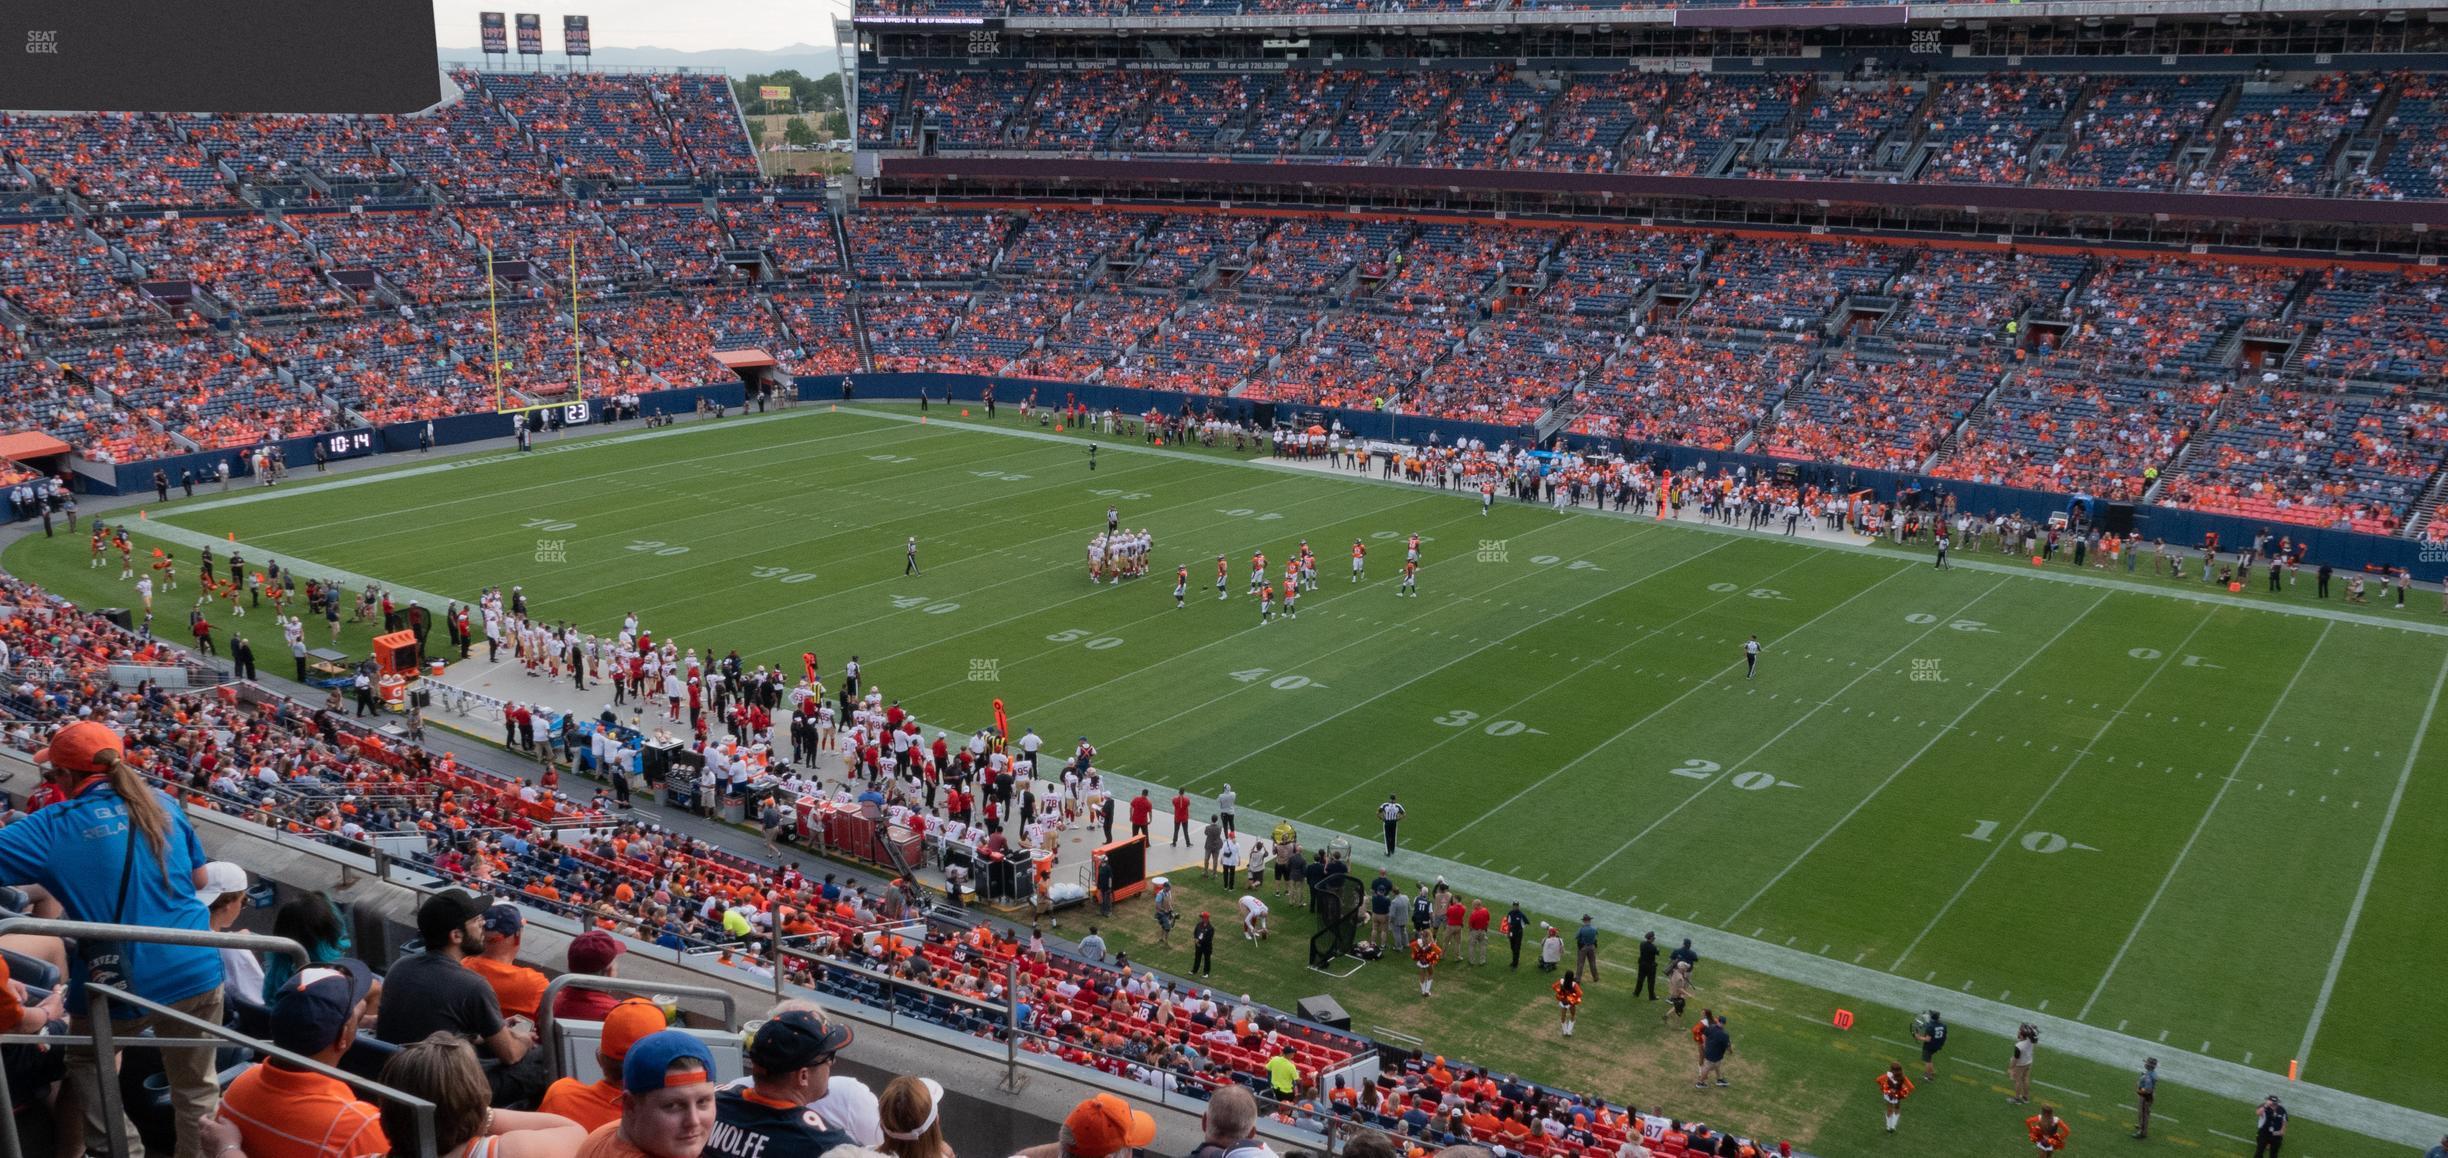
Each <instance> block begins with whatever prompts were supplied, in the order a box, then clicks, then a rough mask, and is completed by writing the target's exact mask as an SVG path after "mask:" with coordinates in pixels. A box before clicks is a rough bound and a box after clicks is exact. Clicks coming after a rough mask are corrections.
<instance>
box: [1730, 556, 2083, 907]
mask: <svg viewBox="0 0 2448 1158" xmlns="http://www.w3.org/2000/svg"><path fill="white" fill-rule="evenodd" d="M2106 602H2108V593H2107V592H2104V591H2103V592H2101V593H2100V597H2099V598H2097V599H2094V600H2092V601H2091V606H2089V607H2085V608H2083V609H2082V613H2081V614H2080V615H2076V616H2074V617H2072V618H2070V619H2067V620H2066V621H2065V626H2063V627H2060V628H2058V629H2057V634H2055V635H2052V636H2050V637H2048V642H2046V643H2043V644H2041V645H2040V646H2039V648H2038V649H2037V650H2035V651H2033V652H2032V653H2031V654H2030V655H2027V656H2024V657H2023V661H2022V662H2021V663H2018V664H2016V665H2014V667H2013V668H2012V669H2010V670H2008V671H2007V673H2006V674H2005V675H2002V676H1999V677H1998V681H1997V682H1996V683H1994V684H1991V685H1989V688H1988V690H1986V691H1983V692H1982V693H1981V694H1979V695H1977V696H1974V697H1973V698H1972V702H1971V703H1969V704H1966V705H1964V710H1962V711H1960V712H1957V713H1955V718H1954V719H1952V720H1949V721H1947V725H1946V726H1945V727H1943V728H1940V729H1938V730H1937V731H1934V732H1932V733H1930V738H1929V741H1928V742H1927V743H1924V744H1922V745H1921V747H1920V749H1919V750H1918V751H1915V752H1914V753H1913V754H1912V755H1911V756H1908V757H1906V758H1905V760H1904V762H1903V763H1901V764H1898V765H1896V770H1895V771H1893V772H1890V773H1888V774H1887V778H1886V779H1885V780H1881V781H1879V782H1878V787H1876V788H1872V789H1871V790H1870V791H1869V792H1868V793H1865V794H1864V795H1863V796H1862V798H1861V799H1859V800H1856V801H1854V802H1853V807H1851V808H1848V809H1846V810H1845V814H1844V815H1843V816H1839V817H1837V818H1836V823H1834V824H1831V825H1829V826H1828V830H1827V831H1826V832H1823V833H1820V834H1819V837H1818V839H1816V840H1813V841H1811V842H1810V844H1809V845H1807V846H1805V847H1804V848H1803V849H1802V851H1801V852H1799V853H1796V854H1794V858H1793V859H1792V860H1791V861H1788V862H1786V865H1785V867H1784V868H1781V869H1778V870H1777V875H1775V876H1772V877H1770V878H1768V883H1767V884H1764V885H1761V886H1760V887H1759V891H1758V892H1756V893H1753V894H1751V899H1750V900H1747V901H1744V902H1743V903H1742V908H1740V909H1736V910H1734V912H1733V914H1732V915H1731V916H1728V917H1727V918H1726V920H1729V921H1731V920H1733V919H1734V918H1735V917H1739V916H1741V915H1742V914H1743V911H1744V910H1745V909H1749V908H1750V907H1751V906H1752V905H1755V904H1758V903H1759V899H1760V898H1761V897H1764V896H1767V895H1768V890H1770V889H1773V888H1775V887H1777V885H1778V884H1780V883H1782V882H1783V881H1784V879H1785V878H1786V876H1787V875H1788V874H1790V873H1792V872H1793V871H1794V869H1795V868H1796V867H1798V866H1799V865H1801V863H1802V862H1803V861H1806V860H1809V859H1810V855H1811V854H1812V853H1814V852H1817V851H1819V846H1820V845H1823V844H1826V843H1827V842H1828V838H1830V837H1833V836H1835V835H1836V831H1837V830H1838V829H1840V828H1843V827H1844V826H1845V825H1846V824H1848V823H1850V822H1851V821H1852V819H1853V818H1854V817H1855V816H1858V815H1860V814H1861V810H1862V809H1864V808H1868V807H1869V806H1870V802H1871V801H1873V800H1876V799H1878V798H1879V795H1880V794H1881V793H1883V792H1885V791H1887V786H1888V785H1891V784H1894V783H1895V782H1896V778H1897V777H1899V776H1902V775H1903V774H1904V773H1905V771H1906V770H1907V769H1909V768H1911V767H1912V766H1913V765H1915V764H1918V763H1920V762H1921V757H1923V756H1927V755H1929V751H1930V749H1932V748H1935V747H1937V746H1938V741H1940V740H1943V739H1946V738H1947V734H1948V733H1950V732H1953V731H1954V730H1955V728H1956V726H1957V725H1959V724H1962V723H1963V722H1964V720H1965V719H1966V718H1968V717H1970V716H1971V715H1972V713H1973V712H1975V711H1978V710H1979V709H1980V706H1981V705H1982V704H1985V703H1988V702H1989V697H1991V696H1994V695H1996V694H1997V692H1998V689H1999V688H2002V687H2005V686H2006V685H2007V684H2010V683H2013V682H2014V678H2015V677H2016V676H2017V675H2020V674H2022V672H2023V669H2024V668H2027V667H2030V666H2031V662H2032V661H2033V660H2035V659H2038V658H2040V657H2041V656H2043V655H2046V654H2048V649H2050V648H2052V647H2055V646H2057V641H2058V640H2061V639H2064V638H2065V637H2066V633H2067V632H2069V631H2072V630H2074V625H2075V624H2077V623H2081V622H2082V621H2083V620H2085V619H2088V618H2090V617H2091V613H2092V612H2094V611H2097V610H2099V609H2100V605H2101V604H2103V603H2106ZM1967 606H1968V605H1967ZM1956 614H1958V615H1960V614H1962V613H1961V612H1957V613H1956ZM1941 622H1944V621H1943V620H1942V621H1941ZM1938 626H1939V624H1937V623H1933V624H1931V625H1930V630H1932V631H1935V630H1937V629H1938Z"/></svg>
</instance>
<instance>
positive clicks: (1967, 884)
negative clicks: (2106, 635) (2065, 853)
mask: <svg viewBox="0 0 2448 1158" xmlns="http://www.w3.org/2000/svg"><path fill="white" fill-rule="evenodd" d="M2217 617H2218V612H2217V611H2215V610H2213V611H2211V612H2208V613H2207V614H2204V615H2203V616H2202V617H2201V622H2199V623H2196V624H2194V625H2193V630H2191V631H2188V632H2186V633H2185V637H2184V638H2183V639H2182V640H2180V641H2178V642H2177V644H2176V646H2175V647H2172V648H2168V649H2166V652H2167V654H2165V655H2163V656H2161V657H2160V658H2159V662H2158V663H2157V664H2156V665H2154V666H2153V667H2152V668H2151V670H2150V674H2149V675H2147V676H2144V677H2142V682H2141V683H2140V684H2137V685H2135V687H2134V690H2133V694H2132V695H2130V696H2127V697H2125V702H2124V704H2123V705H2121V706H2119V707H2118V708H2117V712H2118V714H2119V715H2122V714H2123V713H2124V712H2125V711H2126V710H2127V709H2129V708H2131V707H2133V706H2134V701H2135V700H2138V699H2141V698H2142V693H2144V692H2146V691H2149V690H2150V686H2151V684H2152V683H2154V682H2156V681H2157V680H2158V679H2159V675H2160V673H2162V672H2164V671H2166V670H2167V669H2169V668H2170V667H2173V666H2175V662H2176V659H2175V657H2177V656H2178V655H2181V654H2183V653H2184V649H2185V648H2186V647H2188V646H2191V644H2192V643H2193V637H2194V636H2197V635H2200V634H2201V629H2202V628H2205V627H2208V626H2210V621H2211V620H2212V619H2215V618H2217ZM2094 706H2095V707H2096V706H2097V705H2094ZM2115 726H2116V717H2115V716H2110V717H2109V718H2107V719H2105V720H2102V721H2100V726H2099V729H2098V730H2097V731H2094V732H2092V733H2091V738H2090V739H2089V740H2087V741H2085V742H2084V743H2083V746H2082V747H2081V748H2079V749H2076V750H2075V752H2074V758H2073V759H2070V760H2067V761H2066V764H2065V767H2064V768H2062V769H2059V770H2058V773H2057V778H2056V779H2055V780H2051V781H2049V786H2048V787H2047V788H2045V789H2042V790H2041V792H2040V795H2039V796H2037V797H2035V798H2034V799H2033V800H2032V802H2031V807H2029V808H2026V809H2024V810H2023V815H2022V817H2021V818H2020V819H2018V820H2016V821H2015V822H2014V825H2013V826H2012V827H2010V828H2008V829H2007V830H2006V831H2005V832H2004V833H2003V834H2002V835H2001V837H2000V838H1999V839H1998V840H1996V841H1994V842H1992V843H1991V844H1990V846H1989V855H1987V856H1985V857H1982V858H1981V862H1980V864H1979V865H1977V866H1975V867H1974V868H1973V870H1972V875H1970V876H1967V877H1965V878H1964V881H1963V883H1962V884H1961V885H1958V886H1956V888H1955V895H1954V896H1951V897H1948V898H1947V899H1946V903H1945V904H1943V905H1940V906H1938V911H1937V912H1936V913H1933V914H1931V915H1930V919H1929V923H1928V924H1926V925H1923V926H1921V931H1920V932H1919V933H1916V934H1914V935H1913V939H1912V941H1911V943H1910V944H1907V945H1905V946H1904V951H1903V952H1901V953H1898V954H1896V960H1895V964H1893V965H1890V966H1888V968H1889V969H1891V970H1893V969H1901V968H1903V967H1904V959H1905V958H1907V957H1910V956H1912V955H1913V950H1915V949H1918V948H1920V947H1921V942H1922V941H1924V940H1926V939H1928V937H1929V935H1930V933H1931V932H1932V931H1933V930H1935V929H1937V928H1938V922H1940V921H1943V920H1945V919H1946V915H1947V914H1948V913H1949V912H1952V911H1954V908H1955V902H1957V901H1960V900H1962V899H1963V898H1964V894H1965V893H1968V892H1971V891H1972V886H1973V884H1974V883H1976V882H1978V881H1979V880H1980V879H1981V874H1983V873H1986V872H1988V871H1989V866H1990V865H1992V864H1994V863H1996V862H1997V858H1998V853H2000V852H2003V851H2005V848H2006V846H2007V845H2008V844H2010V843H2012V841H2013V837H2014V835H2015V834H2016V833H2018V832H2021V831H2023V826H2024V825H2027V824H2030V823H2031V821H2032V817H2035V816H2038V815H2039V814H2040V808H2041V806H2042V805H2045V804H2047V803H2048V799H2049V797H2051V796H2053V795H2055V794H2056V792H2057V789H2058V788H2060V787H2063V786H2064V784H2065V782H2066V777H2068V776H2071V775H2073V774H2074V769H2075V768H2076V767H2078V766H2080V765H2081V764H2082V762H2083V757H2085V756H2087V755H2089V754H2090V753H2091V746H2092V745H2094V744H2097V743H2099V742H2100V738H2101V737H2103V736H2106V735H2107V734H2108V729H2110V728H2113V727H2115ZM2051 750H2052V751H2053V750H2054V748H2053V747H2052V749H2051ZM2000 1000H2003V998H2001V999H2000Z"/></svg>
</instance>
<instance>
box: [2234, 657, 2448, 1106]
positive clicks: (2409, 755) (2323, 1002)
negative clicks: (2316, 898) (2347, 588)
mask: <svg viewBox="0 0 2448 1158" xmlns="http://www.w3.org/2000/svg"><path fill="white" fill-rule="evenodd" d="M2443 687H2448V659H2442V660H2441V661H2440V672H2439V675H2438V676H2437V677H2435V678H2434V679H2433V680H2432V681H2431V702H2430V703H2427V704H2424V705H2423V714H2422V720H2421V722H2420V723H2417V724H2416V725H2414V742H2413V743H2411V744H2408V745H2406V758H2405V766H2404V767H2403V768H2400V769H2398V772H2397V787H2396V789H2395V790H2393V791H2391V792H2390V793H2389V802H2388V811H2387V812H2385V813H2382V814H2381V816H2380V835H2379V837H2378V838H2376V839H2374V840H2373V841H2372V850H2371V858H2370V859H2369V860H2366V861H2364V862H2363V880H2362V881H2361V882H2360V883H2358V884H2357V885H2355V895H2354V904H2352V905H2349V906H2347V908H2346V928H2345V929H2344V931H2342V932H2340V933H2339V934H2338V943H2337V949H2336V950H2335V951H2334V952H2332V953H2330V955H2329V972H2328V973H2327V974H2325V975H2324V976H2322V978H2321V987H2320V996H2318V997H2316V998H2314V999H2313V1001H2312V1020H2311V1022H2310V1023H2309V1024H2307V1025H2305V1026H2304V1035H2303V1045H2302V1046H2300V1047H2298V1048H2297V1049H2296V1050H2295V1060H2296V1062H2297V1063H2298V1065H2300V1066H2301V1068H2303V1069H2306V1070H2308V1069H2310V1068H2312V1062H2311V1057H2312V1039H2313V1038H2315V1037H2318V1036H2320V1026H2321V1019H2322V1018H2323V1017H2326V1016H2328V1013H2329V995H2330V993H2331V992H2333V991H2334V990H2336V989H2337V979H2338V970H2340V969H2342V968H2344V967H2345V965H2346V946H2347V945H2348V944H2349V943H2351V942H2352V941H2353V940H2354V932H2355V924H2356V922H2358V921H2361V920H2362V919H2363V902H2364V900H2365V899H2366V898H2368V897H2370V896H2371V887H2372V876H2373V875H2374V874H2376V873H2378V872H2379V871H2380V853H2381V852H2382V850H2384V849H2386V848H2387V847H2388V838H2389V829H2390V828H2392V827H2394V826H2395V825H2396V823H2397V806H2398V805H2399V804H2401V803H2403V802H2404V801H2405V791H2406V783H2407V781H2409V780H2411V779H2412V778H2413V776H2414V757H2415V755H2416V754H2417V753H2419V752H2421V751H2422V746H2423V739H2424V738H2425V737H2426V736H2428V735H2429V734H2430V732H2431V716H2432V713H2434V712H2436V711H2438V710H2439V701H2440V690H2441V689H2442V688H2443ZM2321 799H2322V800H2324V801H2325V800H2327V799H2329V798H2328V797H2326V796H2323V797H2321ZM2356 803H2357V804H2361V803H2362V802H2361V801H2356ZM2244 1060H2245V1061H2248V1062H2249V1061H2251V1060H2252V1057H2251V1056H2250V1055H2246V1056H2245V1059H2244Z"/></svg>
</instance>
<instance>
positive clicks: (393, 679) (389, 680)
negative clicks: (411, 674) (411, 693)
mask: <svg viewBox="0 0 2448 1158" xmlns="http://www.w3.org/2000/svg"><path fill="white" fill-rule="evenodd" d="M374 687H375V690H376V691H377V692H379V693H380V694H381V695H382V701H383V702H384V703H386V704H390V705H392V706H393V707H397V706H399V702H400V701H401V700H404V699H406V698H407V696H408V681H407V680H404V679H401V678H400V677H399V676H398V675H396V674H393V675H386V676H384V677H382V678H381V679H379V680H376V681H375V683H374Z"/></svg>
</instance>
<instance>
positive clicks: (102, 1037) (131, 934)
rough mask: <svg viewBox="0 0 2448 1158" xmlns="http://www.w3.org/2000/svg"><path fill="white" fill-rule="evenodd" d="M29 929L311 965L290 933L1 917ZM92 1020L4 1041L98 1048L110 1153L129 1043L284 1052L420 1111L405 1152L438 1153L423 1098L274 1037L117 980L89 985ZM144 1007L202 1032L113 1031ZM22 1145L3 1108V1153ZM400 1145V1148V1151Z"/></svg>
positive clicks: (4, 1092) (118, 1150) (4, 929)
mask: <svg viewBox="0 0 2448 1158" xmlns="http://www.w3.org/2000/svg"><path fill="white" fill-rule="evenodd" d="M12 934H24V935H28V936H38V937H60V938H64V939H68V940H71V941H74V940H88V941H96V942H99V941H119V942H128V941H139V942H143V943H146V944H153V945H193V946H201V947H205V948H211V949H240V950H245V951H249V952H263V953H282V954H286V955H288V956H289V957H290V958H292V959H294V960H295V961H296V962H297V963H298V964H299V965H301V966H303V965H307V964H309V963H311V960H312V959H311V958H310V957H309V956H308V955H307V953H306V948H305V946H303V945H300V944H298V943H297V942H295V941H292V940H290V939H289V938H287V937H269V936H264V935H262V934H259V933H209V932H204V931H201V930H194V929H157V928H153V927H150V926H146V925H111V924H102V923H98V922H93V921H59V920H45V919H42V918H37V917H11V918H9V919H7V920H0V936H9V935H12ZM85 997H86V1000H87V1002H88V1005H87V1021H88V1022H90V1023H91V1024H92V1026H93V1032H92V1033H91V1034H66V1035H62V1034H14V1033H12V1034H0V1044H7V1045H28V1044H30V1045H44V1046H51V1047H54V1048H57V1047H65V1046H89V1047H91V1048H92V1049H93V1052H94V1064H95V1065H96V1066H97V1067H98V1068H99V1069H100V1071H101V1080H100V1081H98V1082H96V1083H95V1086H96V1088H97V1089H98V1090H99V1091H100V1093H101V1097H102V1106H101V1112H102V1120H103V1121H104V1122H106V1123H108V1124H109V1125H108V1130H109V1135H110V1152H111V1153H114V1154H125V1153H128V1152H129V1149H130V1147H129V1141H130V1140H129V1138H128V1136H127V1118H126V1117H125V1115H124V1114H122V1113H121V1107H120V1102H119V1096H120V1095H119V1053H118V1051H120V1050H123V1049H174V1048H193V1047H210V1048H216V1049H217V1048H219V1047H221V1046H225V1045H230V1046H237V1047H239V1048H241V1049H245V1050H250V1051H252V1052H254V1053H256V1054H259V1055H261V1056H263V1057H267V1058H278V1059H279V1060H280V1061H282V1062H283V1063H285V1064H287V1065H291V1066H295V1067H297V1068H298V1069H303V1070H311V1071H313V1072H315V1073H318V1074H321V1075H323V1076H324V1077H327V1078H334V1079H337V1080H339V1081H343V1082H347V1083H348V1084H349V1085H350V1086H352V1087H355V1088H356V1089H359V1090H362V1091H364V1092H365V1093H368V1094H371V1095H373V1096H374V1097H377V1098H381V1099H383V1100H385V1101H391V1102H398V1103H400V1104H402V1105H405V1106H407V1107H408V1108H409V1109H410V1110H412V1111H414V1112H415V1114H416V1123H417V1137H416V1141H415V1142H414V1143H413V1144H412V1147H413V1148H412V1149H410V1150H408V1151H407V1153H411V1154H415V1155H417V1156H418V1158H434V1120H433V1111H434V1105H433V1103H432V1102H428V1101H426V1100H424V1099H423V1098H419V1097H416V1096H414V1095H411V1094H405V1093H402V1092H400V1091H398V1090H395V1089H392V1088H391V1087H389V1086H386V1085H383V1084H382V1083H380V1082H376V1081H372V1080H369V1079H366V1078H361V1077H358V1076H357V1075H355V1074H352V1073H349V1072H347V1071H345V1070H341V1069H336V1068H334V1067H331V1066H327V1065H324V1064H322V1063H321V1062H318V1061H315V1060H314V1059H313V1058H310V1057H307V1056H305V1055H303V1054H297V1053H291V1052H290V1051H288V1050H285V1049H282V1048H280V1047H279V1046H276V1045H273V1044H272V1043H271V1042H268V1041H264V1040H262V1039H260V1038H252V1037H248V1036H246V1035H244V1034H241V1033H239V1032H238V1031H237V1030H235V1029H231V1028H229V1027H227V1026H223V1025H220V1024H217V1023H215V1022H210V1021H206V1020H204V1019H202V1018H200V1017H195V1016H193V1015H191V1014H187V1013H183V1012H181V1011H179V1010H176V1009H172V1008H170V1007H169V1006H167V1005H163V1004H160V1003H158V1002H155V1001H152V1000H150V999H147V998H143V997H139V996H137V995H135V994H133V993H130V992H128V991H127V990H125V989H123V988H121V987H119V986H116V985H96V984H88V985H86V986H85ZM123 1005H124V1006H129V1007H133V1008H135V1009H139V1010H142V1011H143V1012H144V1013H145V1014H147V1015H150V1016H153V1017H158V1018H162V1019H164V1020H166V1021H169V1022H171V1023H173V1024H176V1025H179V1026H183V1027H185V1028H186V1029H189V1030H193V1031H195V1032H196V1033H198V1034H201V1035H202V1036H200V1037H161V1036H147V1037H121V1036H119V1035H117V1034H114V1033H112V1032H111V1018H112V1016H113V1010H114V1009H115V1008H117V1007H119V1006H123ZM10 1104H12V1095H11V1093H10V1091H9V1088H8V1075H7V1074H6V1073H5V1072H0V1107H4V1106H8V1105H10ZM23 1152H24V1147H23V1146H22V1145H21V1144H20V1142H19V1140H18V1137H17V1120H16V1116H15V1115H13V1114H7V1113H0V1154H20V1153H23ZM398 1152H399V1151H397V1150H395V1151H394V1153H398Z"/></svg>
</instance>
